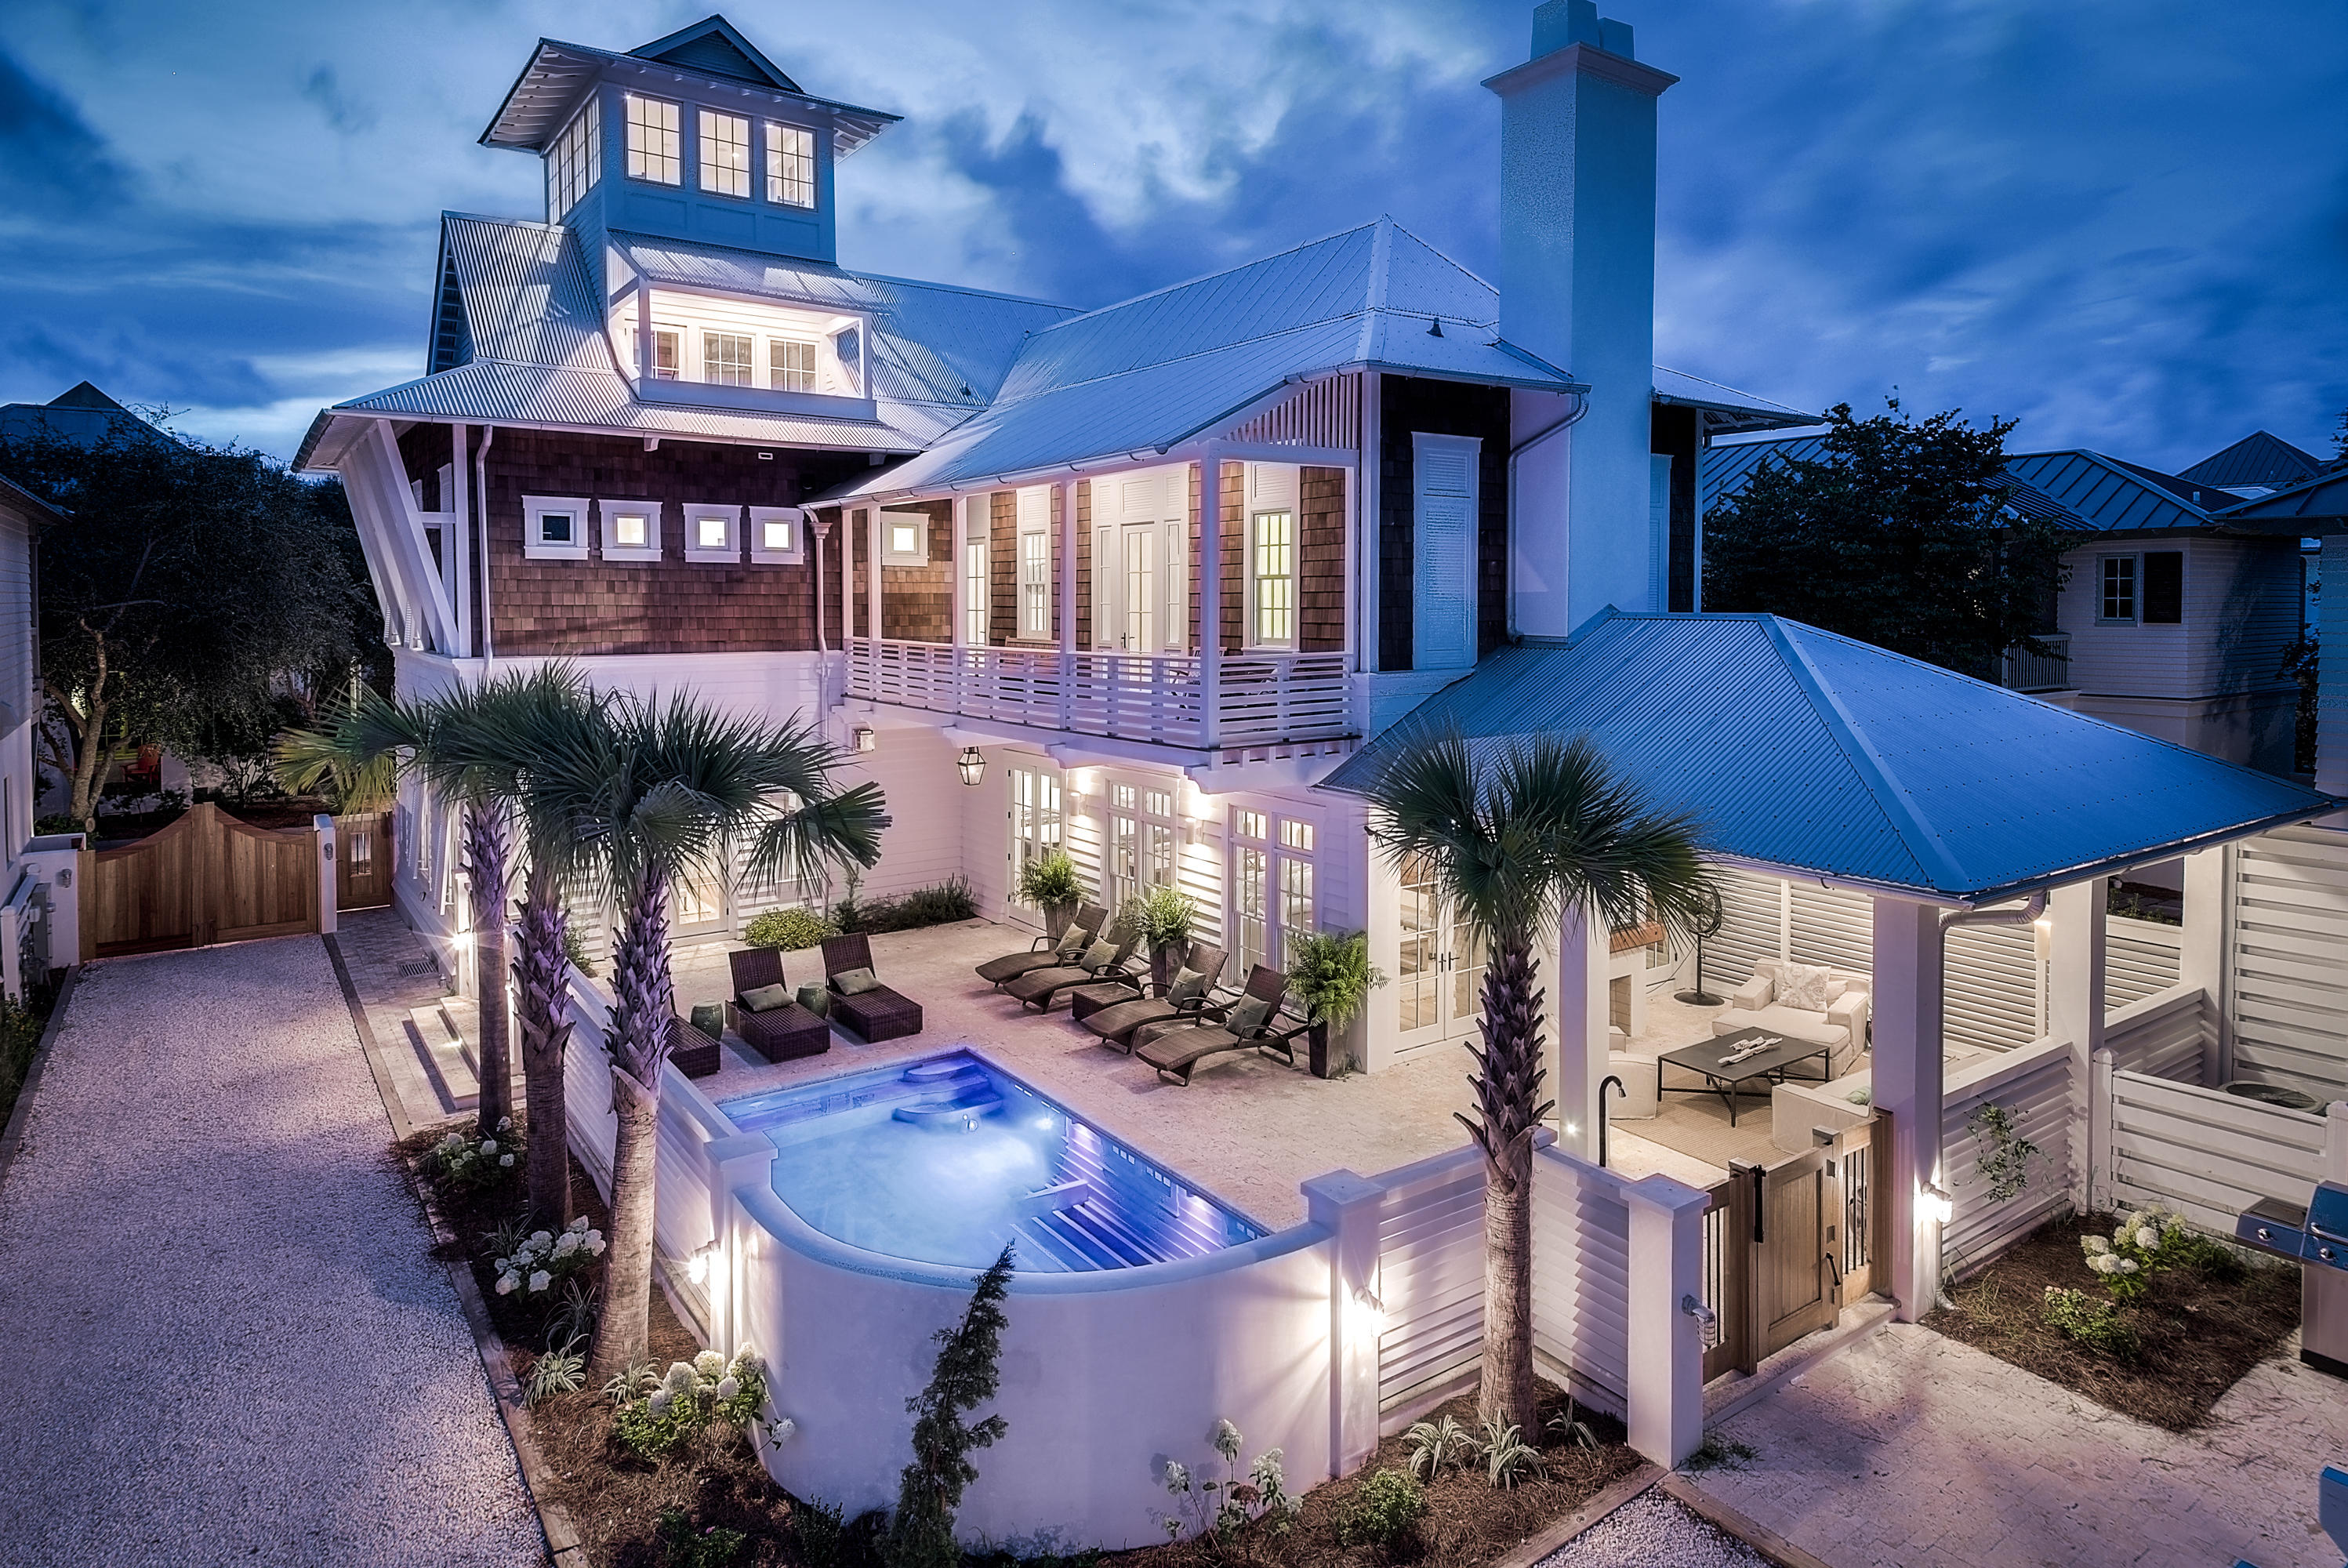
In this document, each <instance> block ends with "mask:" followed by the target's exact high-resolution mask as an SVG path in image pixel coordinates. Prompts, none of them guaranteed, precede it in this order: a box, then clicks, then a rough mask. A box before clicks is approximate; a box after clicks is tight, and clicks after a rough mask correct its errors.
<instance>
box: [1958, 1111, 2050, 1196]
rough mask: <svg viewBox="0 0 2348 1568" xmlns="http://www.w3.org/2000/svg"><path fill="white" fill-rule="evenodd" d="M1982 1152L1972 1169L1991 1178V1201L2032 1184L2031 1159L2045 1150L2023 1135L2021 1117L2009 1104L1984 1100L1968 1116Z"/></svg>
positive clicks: (2040, 1157)
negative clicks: (2007, 1105) (2004, 1104)
mask: <svg viewBox="0 0 2348 1568" xmlns="http://www.w3.org/2000/svg"><path fill="white" fill-rule="evenodd" d="M1966 1122H1967V1125H1969V1126H1970V1127H1971V1128H1972V1134H1973V1141H1974V1142H1975V1143H1976V1144H1978V1145H1980V1146H1981V1155H1980V1157H1979V1158H1978V1159H1976V1160H1975V1161H1973V1169H1974V1170H1976V1171H1980V1172H1981V1174H1982V1178H1983V1180H1985V1181H1988V1182H1989V1201H1990V1202H1993V1203H2003V1202H2005V1201H2006V1200H2007V1199H2008V1198H2011V1197H2013V1195H2014V1194H2015V1193H2017V1192H2019V1191H2022V1190H2023V1189H2024V1188H2025V1187H2027V1186H2029V1185H2030V1162H2031V1161H2033V1160H2043V1159H2044V1158H2045V1157H2046V1151H2045V1150H2043V1149H2041V1148H2039V1147H2038V1145H2036V1144H2035V1143H2033V1142H2031V1141H2030V1140H2028V1139H2027V1138H2024V1137H2023V1136H2022V1131H2021V1128H2022V1118H2021V1117H2020V1116H2019V1115H2018V1114H2016V1113H2015V1112H2014V1111H2013V1109H2010V1108H2008V1107H2006V1106H2003V1105H1999V1104H1997V1103H1996V1102H1994V1101H1992V1100H1984V1101H1982V1103H1981V1104H1979V1105H1977V1106H1975V1107H1973V1113H1972V1116H1970V1117H1968V1118H1966Z"/></svg>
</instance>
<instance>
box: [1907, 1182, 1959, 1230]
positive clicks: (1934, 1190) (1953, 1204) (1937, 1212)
mask: <svg viewBox="0 0 2348 1568" xmlns="http://www.w3.org/2000/svg"><path fill="white" fill-rule="evenodd" d="M1916 1212H1917V1214H1918V1215H1919V1216H1920V1217H1921V1218H1923V1219H1927V1220H1930V1221H1931V1222H1933V1223H1934V1224H1936V1225H1945V1224H1947V1223H1948V1222H1950V1221H1951V1220H1953V1219H1955V1218H1956V1217H1957V1201H1956V1200H1955V1199H1954V1198H1952V1197H1950V1196H1949V1195H1948V1194H1947V1193H1946V1192H1943V1191H1941V1190H1940V1189H1939V1188H1938V1187H1935V1186H1933V1185H1932V1184H1931V1182H1930V1181H1927V1182H1925V1183H1924V1185H1923V1187H1922V1188H1921V1190H1919V1191H1918V1192H1917V1194H1916Z"/></svg>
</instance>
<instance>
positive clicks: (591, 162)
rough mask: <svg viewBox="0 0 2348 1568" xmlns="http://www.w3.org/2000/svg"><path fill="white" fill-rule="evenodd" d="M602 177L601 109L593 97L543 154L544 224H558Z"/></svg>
mask: <svg viewBox="0 0 2348 1568" xmlns="http://www.w3.org/2000/svg"><path fill="white" fill-rule="evenodd" d="M602 178H603V110H602V106H601V105H600V104H598V103H597V102H596V100H595V99H593V98H589V99H588V100H587V107H586V108H582V109H581V110H580V111H579V113H578V114H577V115H576V116H575V117H573V118H572V121H571V124H570V125H569V126H568V127H566V128H565V129H564V130H563V132H562V134H561V136H558V137H556V138H555V139H554V145H553V146H552V147H551V148H549V149H548V150H547V153H546V221H547V222H550V223H559V222H561V221H562V218H563V215H564V214H565V213H567V212H569V211H571V209H572V208H573V207H576V206H577V205H579V198H581V197H582V196H584V195H586V194H587V192H588V191H592V189H594V186H595V181H598V180H601V179H602Z"/></svg>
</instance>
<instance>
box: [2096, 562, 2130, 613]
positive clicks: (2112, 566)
mask: <svg viewBox="0 0 2348 1568" xmlns="http://www.w3.org/2000/svg"><path fill="white" fill-rule="evenodd" d="M2135 619H2136V557H2135V556H2133V555H2106V556H2105V557H2104V562H2103V588H2102V593H2101V596H2100V598H2099V600H2098V602H2097V603H2096V620H2098V621H2133V620H2135Z"/></svg>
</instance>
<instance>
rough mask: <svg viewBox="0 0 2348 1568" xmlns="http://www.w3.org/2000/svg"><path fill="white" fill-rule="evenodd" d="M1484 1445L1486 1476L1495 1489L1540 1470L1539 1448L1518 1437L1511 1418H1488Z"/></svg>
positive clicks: (1503, 1489)
mask: <svg viewBox="0 0 2348 1568" xmlns="http://www.w3.org/2000/svg"><path fill="white" fill-rule="evenodd" d="M1482 1447H1483V1455H1484V1479H1485V1480H1488V1481H1489V1482H1490V1483H1491V1484H1492V1487H1493V1489H1494V1490H1495V1491H1509V1490H1510V1489H1511V1488H1513V1487H1514V1486H1515V1485H1516V1484H1517V1483H1518V1482H1519V1481H1520V1480H1527V1479H1529V1478H1530V1477H1533V1476H1537V1475H1539V1474H1540V1472H1541V1457H1540V1449H1536V1448H1534V1447H1533V1446H1532V1445H1531V1444H1530V1443H1528V1442H1526V1441H1525V1440H1524V1439H1522V1438H1520V1437H1519V1436H1518V1435H1517V1429H1516V1427H1515V1425H1514V1424H1513V1423H1512V1422H1509V1421H1501V1420H1490V1421H1487V1422H1485V1423H1484V1441H1483V1445H1482Z"/></svg>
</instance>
